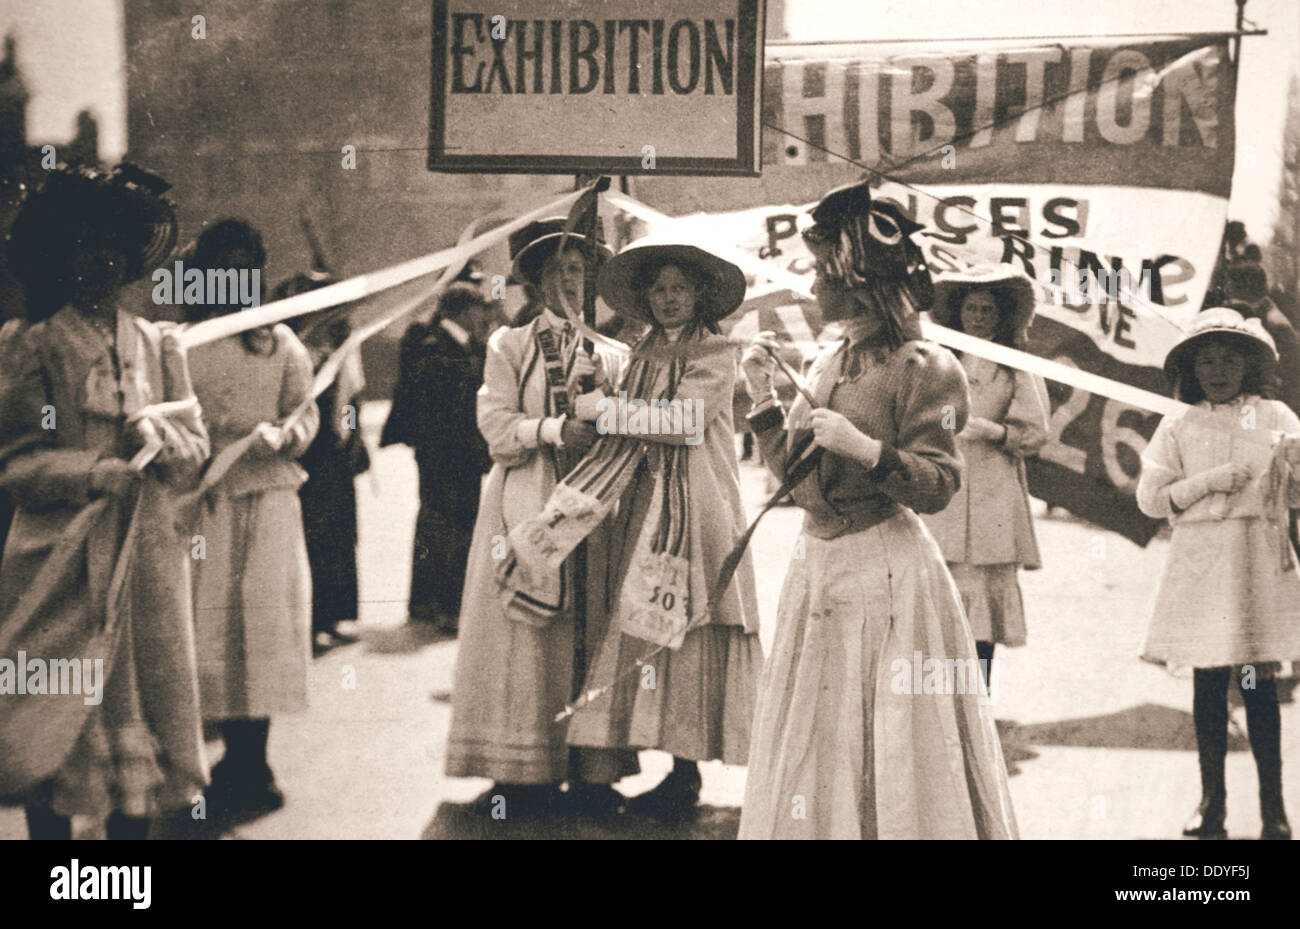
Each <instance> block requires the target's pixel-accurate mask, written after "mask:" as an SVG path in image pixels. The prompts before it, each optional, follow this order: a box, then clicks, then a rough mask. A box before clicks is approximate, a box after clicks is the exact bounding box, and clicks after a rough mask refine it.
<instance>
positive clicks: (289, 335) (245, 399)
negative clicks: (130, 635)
mask: <svg viewBox="0 0 1300 929" xmlns="http://www.w3.org/2000/svg"><path fill="white" fill-rule="evenodd" d="M192 260H193V263H194V265H195V266H197V267H199V268H204V269H236V270H253V269H259V270H260V269H261V268H262V266H263V265H264V264H265V260H266V258H265V252H264V251H263V249H262V240H261V236H260V235H258V234H257V232H256V231H255V230H253V229H251V228H250V227H249V226H248V225H247V224H245V223H243V222H241V221H238V220H226V221H224V222H220V223H217V224H216V225H214V226H212V227H211V228H209V229H208V230H207V231H205V232H204V233H203V235H201V236H200V237H199V240H198V244H197V247H196V249H195V251H194V256H193V259H192ZM240 308H241V307H240V305H239V304H238V303H235V304H234V305H225V306H207V307H199V308H197V311H196V313H195V314H194V315H195V316H196V317H198V318H202V316H212V315H220V314H222V313H228V312H232V311H238V310H239V309H240ZM190 370H191V372H192V374H193V377H194V390H195V392H196V393H197V394H198V397H199V402H200V403H201V404H202V405H203V410H204V415H205V417H206V418H207V421H208V426H209V429H211V432H212V452H213V455H214V460H216V459H218V458H220V457H221V456H222V455H223V453H224V452H225V451H226V449H227V448H229V447H230V446H232V445H234V444H235V443H237V442H240V441H243V440H247V439H249V438H250V437H251V444H250V445H249V447H248V448H247V450H246V451H245V452H244V453H243V455H242V456H240V457H239V458H238V459H237V460H236V461H235V462H234V464H232V465H231V466H230V469H229V470H228V471H227V472H226V473H225V475H224V476H223V477H222V478H221V479H220V480H219V481H217V483H216V484H215V485H214V486H213V488H212V490H211V491H210V493H209V495H208V499H207V501H206V502H205V503H204V504H203V506H202V510H201V512H202V516H201V519H200V523H199V526H198V527H197V529H196V531H197V532H198V534H199V535H200V536H201V537H202V540H203V545H204V557H203V558H202V559H199V560H196V561H195V565H196V568H195V575H194V625H195V630H196V638H197V641H198V659H199V686H200V690H201V693H202V697H203V715H204V718H205V719H208V720H211V721H214V722H217V723H218V724H219V725H220V728H221V734H222V736H223V737H224V739H225V743H226V754H225V757H223V758H222V759H221V761H220V762H219V763H217V764H216V765H215V766H214V767H213V769H212V788H211V789H210V790H209V792H208V799H209V804H210V805H211V806H212V807H214V808H215V809H216V811H217V812H235V813H241V812H257V811H265V810H273V809H277V808H278V807H280V806H282V805H283V803H284V797H283V795H282V794H281V792H280V789H279V787H278V786H277V785H276V783H275V777H274V775H273V774H272V772H271V767H270V765H269V764H268V762H267V755H266V750H267V740H268V738H269V736H270V728H271V720H270V717H271V716H273V715H275V714H277V713H287V712H298V711H301V710H303V709H305V708H306V705H307V668H308V664H309V662H310V631H311V573H310V569H309V567H308V564H307V544H306V540H305V538H304V535H303V523H302V508H301V505H300V503H299V500H298V488H299V487H300V486H301V485H302V484H303V482H304V481H305V480H306V479H307V474H306V472H305V471H303V469H302V468H301V467H299V466H298V464H297V462H296V461H295V459H296V458H298V457H299V456H300V455H301V454H302V453H303V452H304V451H306V449H307V447H308V446H309V445H310V444H311V441H312V439H313V438H314V437H315V435H316V430H317V427H318V426H319V424H320V417H319V412H318V410H317V408H316V404H315V403H312V404H310V406H309V408H308V412H307V414H306V415H304V416H301V417H299V418H298V419H297V421H296V422H293V423H287V422H286V421H285V420H286V417H288V416H289V414H290V413H292V412H293V411H294V410H296V409H297V408H298V406H299V405H300V404H302V403H304V401H306V400H308V399H309V398H310V396H311V382H312V366H311V356H310V355H309V354H308V352H307V349H306V348H305V347H304V346H303V344H302V342H300V341H298V337H297V336H295V335H294V334H293V330H291V329H290V328H289V327H288V326H286V325H284V324H282V323H281V324H277V325H275V326H263V327H259V328H257V329H252V330H249V331H248V332H245V333H242V334H241V335H235V336H230V337H228V338H224V339H220V340H218V341H216V342H212V343H209V344H207V345H201V346H199V347H197V348H195V349H194V350H193V351H192V352H191V353H190Z"/></svg>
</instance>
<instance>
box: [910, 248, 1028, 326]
mask: <svg viewBox="0 0 1300 929" xmlns="http://www.w3.org/2000/svg"><path fill="white" fill-rule="evenodd" d="M983 288H988V289H992V288H1001V289H1003V290H1004V291H1005V292H1007V293H1009V294H1010V295H1011V300H1012V304H1013V308H1012V323H1011V331H1012V332H1013V333H1014V334H1015V342H1016V344H1017V345H1023V344H1024V341H1025V339H1026V338H1027V337H1028V335H1029V324H1030V323H1032V322H1033V321H1034V304H1035V294H1034V282H1033V281H1031V280H1030V279H1029V278H1028V277H1026V276H1025V275H1024V274H1023V273H1022V272H1020V271H1017V270H1016V269H1015V268H1013V267H1011V266H1010V265H1005V264H1004V265H984V266H981V267H977V268H970V269H968V270H965V271H948V272H945V273H944V274H940V275H938V276H937V277H935V279H934V302H933V303H932V304H930V318H931V319H932V320H934V321H935V323H937V324H938V325H940V326H946V327H948V328H949V329H960V328H961V306H960V304H959V303H958V297H959V296H960V298H961V299H962V300H964V299H965V295H966V294H968V293H971V292H973V291H976V290H980V289H983Z"/></svg>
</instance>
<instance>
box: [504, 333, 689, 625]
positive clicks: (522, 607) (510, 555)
mask: <svg viewBox="0 0 1300 929" xmlns="http://www.w3.org/2000/svg"><path fill="white" fill-rule="evenodd" d="M705 331H706V330H705V329H704V327H703V325H702V324H698V323H691V324H689V325H688V326H687V328H686V330H684V331H683V333H682V335H681V339H680V340H679V342H678V343H677V344H673V343H671V342H670V341H669V339H668V337H667V335H666V334H665V333H664V332H663V330H662V329H660V328H658V327H655V328H654V329H652V330H651V331H650V333H649V334H647V335H646V336H645V337H644V338H642V339H641V340H640V341H639V342H638V343H637V344H636V345H635V346H634V347H633V349H632V355H631V359H630V362H629V364H628V367H627V370H626V372H625V373H624V375H623V377H622V379H621V380H620V382H619V386H618V390H619V391H620V392H623V391H625V392H626V396H627V398H628V402H629V405H630V404H631V403H632V402H633V401H634V400H642V401H645V402H647V403H654V402H656V401H669V400H672V399H673V397H674V394H675V393H676V391H677V386H678V384H680V383H681V379H682V375H683V374H684V373H685V370H686V358H687V354H688V352H687V351H684V350H678V346H679V345H680V346H681V348H682V349H685V348H686V344H685V343H688V342H695V341H698V340H699V339H700V338H702V337H703V335H704V333H705ZM686 452H687V448H686V447H685V446H680V445H665V444H661V443H657V442H647V441H644V440H641V439H639V438H637V437H635V436H627V435H618V434H613V433H611V434H606V435H601V436H599V437H598V438H597V439H596V442H595V443H594V444H593V445H592V447H591V448H590V449H589V450H588V451H587V454H586V455H585V456H583V458H582V460H581V461H579V462H578V464H577V465H576V466H575V467H574V468H573V470H572V471H570V472H569V474H567V475H566V476H565V477H564V479H563V480H561V481H560V483H559V484H558V485H556V488H555V490H554V492H552V494H551V497H550V499H549V500H547V502H546V505H545V506H544V507H543V508H542V511H541V512H540V513H538V514H537V515H536V516H534V517H532V518H530V519H528V520H525V521H524V522H522V523H520V524H519V525H517V526H515V527H514V528H513V529H512V530H511V531H510V534H509V537H508V541H507V545H508V549H507V553H506V557H505V558H504V559H502V561H501V564H500V566H499V567H498V569H497V580H498V581H499V583H500V584H501V586H502V592H503V597H504V599H505V602H506V612H507V615H508V616H510V618H511V619H515V620H517V621H519V622H524V623H528V624H530V625H535V626H544V625H546V624H548V623H549V622H550V621H551V620H552V619H554V618H555V617H556V616H557V615H559V614H560V613H561V612H563V611H564V610H565V609H567V608H570V607H571V605H572V604H571V603H570V602H567V601H569V600H571V594H569V593H568V592H567V591H566V586H565V584H564V577H563V564H564V560H565V559H566V558H568V556H569V555H570V554H571V553H572V552H573V550H574V549H575V548H576V547H577V546H578V545H579V544H580V543H581V542H582V540H583V539H585V538H586V537H587V536H588V535H590V534H591V533H592V532H594V531H595V530H596V529H597V528H598V527H599V526H600V524H601V523H602V522H603V521H604V520H605V518H606V517H607V516H609V514H610V512H611V511H612V510H613V509H614V506H615V504H617V503H618V501H619V499H620V498H621V497H622V495H623V492H624V491H625V490H626V489H627V487H628V485H629V484H630V483H631V482H632V478H633V477H634V475H635V474H636V471H637V468H638V467H639V466H640V465H641V463H642V462H645V463H646V465H647V466H648V467H650V468H651V469H652V473H653V474H654V478H655V479H654V495H655V497H654V500H653V502H652V505H651V510H650V512H651V514H653V526H652V527H647V531H646V532H645V533H643V534H642V537H641V538H639V539H638V540H637V541H636V543H635V544H636V548H635V549H634V551H633V559H632V562H631V563H632V564H634V565H635V564H639V563H642V562H643V561H644V560H645V559H646V557H647V556H649V557H651V558H654V557H659V556H667V557H670V558H688V557H689V538H690V533H689V531H688V530H689V526H690V509H689V497H688V494H687V489H686V462H687V459H686Z"/></svg>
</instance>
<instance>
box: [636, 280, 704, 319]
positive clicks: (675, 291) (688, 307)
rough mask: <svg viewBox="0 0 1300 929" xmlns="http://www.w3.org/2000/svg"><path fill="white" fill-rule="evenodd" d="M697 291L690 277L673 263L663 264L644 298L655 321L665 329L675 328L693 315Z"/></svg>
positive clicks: (697, 295)
mask: <svg viewBox="0 0 1300 929" xmlns="http://www.w3.org/2000/svg"><path fill="white" fill-rule="evenodd" d="M698 297H699V293H698V292H697V291H696V289H695V285H694V284H692V283H691V281H690V278H688V277H687V276H686V275H685V274H683V273H682V272H681V269H679V268H677V267H676V266H675V265H665V266H664V267H663V268H661V269H660V271H659V274H658V276H656V277H655V280H654V283H653V284H651V285H650V290H649V291H647V292H646V300H647V301H648V302H649V304H650V312H651V314H652V315H653V316H654V318H655V322H657V323H658V324H659V325H661V326H663V327H664V328H665V329H676V328H677V327H678V326H684V325H686V324H687V323H688V322H690V321H691V318H692V317H693V316H694V315H695V301H696V299H697V298H698Z"/></svg>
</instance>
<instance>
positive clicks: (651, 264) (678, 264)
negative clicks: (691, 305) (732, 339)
mask: <svg viewBox="0 0 1300 929" xmlns="http://www.w3.org/2000/svg"><path fill="white" fill-rule="evenodd" d="M669 267H672V268H676V269H677V270H678V271H680V272H681V274H682V277H684V278H686V280H688V281H690V282H691V286H692V287H694V288H695V310H696V319H701V317H700V316H699V310H700V308H701V307H704V308H706V309H707V308H712V307H714V306H716V305H717V302H718V296H717V293H718V286H717V281H716V280H714V278H713V277H712V276H711V275H709V274H706V273H705V272H704V271H702V270H701V269H699V268H697V267H696V266H695V265H692V264H689V263H687V262H683V261H677V260H674V259H673V258H671V257H661V258H648V259H646V260H645V261H643V262H641V263H640V264H639V265H638V266H637V269H636V271H635V273H633V275H632V292H633V293H635V294H636V295H637V299H638V300H639V301H641V305H642V309H643V310H644V311H645V315H646V316H647V318H649V319H654V313H653V312H651V310H650V288H651V287H653V286H654V283H655V281H657V280H659V275H660V273H661V272H662V271H663V270H664V268H669ZM702 321H703V320H702ZM655 325H656V326H657V325H659V324H658V322H656V323H655ZM705 327H706V328H707V329H708V330H709V331H710V332H712V333H714V334H717V332H718V324H717V323H716V322H714V321H713V320H708V321H706V322H705Z"/></svg>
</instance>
